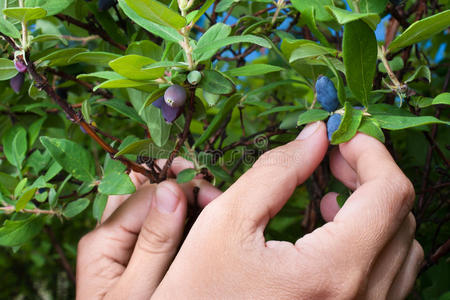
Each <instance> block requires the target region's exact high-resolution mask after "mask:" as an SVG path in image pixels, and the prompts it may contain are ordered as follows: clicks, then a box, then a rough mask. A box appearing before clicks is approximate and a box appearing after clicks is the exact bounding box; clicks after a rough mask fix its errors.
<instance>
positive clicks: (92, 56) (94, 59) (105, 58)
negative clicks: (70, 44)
mask: <svg viewBox="0 0 450 300" xmlns="http://www.w3.org/2000/svg"><path fill="white" fill-rule="evenodd" d="M119 57H121V56H120V55H118V54H114V53H109V52H82V53H79V54H76V55H74V56H72V57H71V58H70V59H69V60H68V63H69V64H74V63H80V62H83V63H87V64H90V65H95V66H102V67H107V66H109V62H110V61H112V60H114V59H117V58H119Z"/></svg>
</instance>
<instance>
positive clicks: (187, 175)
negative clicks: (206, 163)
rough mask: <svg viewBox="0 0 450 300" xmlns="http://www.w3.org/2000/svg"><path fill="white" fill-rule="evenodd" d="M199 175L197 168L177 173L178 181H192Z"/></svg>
mask: <svg viewBox="0 0 450 300" xmlns="http://www.w3.org/2000/svg"><path fill="white" fill-rule="evenodd" d="M195 175H197V171H196V170H195V169H184V170H183V171H181V172H180V173H178V175H177V183H179V184H181V183H186V182H189V181H191V180H192V179H194V178H195Z"/></svg>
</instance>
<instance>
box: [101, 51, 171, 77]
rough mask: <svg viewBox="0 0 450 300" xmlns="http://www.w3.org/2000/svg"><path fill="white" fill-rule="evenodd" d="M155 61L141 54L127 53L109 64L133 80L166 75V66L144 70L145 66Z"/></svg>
mask: <svg viewBox="0 0 450 300" xmlns="http://www.w3.org/2000/svg"><path fill="white" fill-rule="evenodd" d="M153 63H155V61H154V60H153V59H151V58H148V57H145V56H140V55H135V54H131V55H125V56H122V57H120V58H117V59H115V60H113V61H111V62H110V63H109V66H110V67H111V68H112V69H113V70H114V71H116V72H117V73H118V74H120V75H122V76H125V77H126V78H129V79H132V80H151V79H156V78H160V77H162V76H163V75H164V68H152V69H147V70H143V69H142V68H143V67H144V66H147V65H150V64H153Z"/></svg>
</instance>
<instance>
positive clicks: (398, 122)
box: [373, 115, 450, 130]
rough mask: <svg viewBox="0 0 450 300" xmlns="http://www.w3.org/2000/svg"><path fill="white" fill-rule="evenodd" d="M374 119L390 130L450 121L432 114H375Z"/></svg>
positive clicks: (449, 123)
mask: <svg viewBox="0 0 450 300" xmlns="http://www.w3.org/2000/svg"><path fill="white" fill-rule="evenodd" d="M373 117H374V119H376V120H377V121H378V123H380V127H381V128H384V129H388V130H401V129H406V128H412V127H417V126H422V125H428V124H446V125H450V122H446V121H441V120H439V119H437V118H435V117H431V116H422V117H414V116H393V115H373Z"/></svg>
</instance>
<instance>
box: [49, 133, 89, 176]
mask: <svg viewBox="0 0 450 300" xmlns="http://www.w3.org/2000/svg"><path fill="white" fill-rule="evenodd" d="M40 140H41V143H42V145H43V146H44V147H45V148H46V149H47V150H48V151H49V152H50V154H51V156H52V157H53V158H54V159H55V160H56V161H57V162H58V163H59V164H60V165H61V166H62V167H63V168H64V170H66V171H67V172H69V173H71V174H72V175H73V177H75V178H76V179H79V180H81V181H88V182H92V181H94V180H95V168H94V161H93V159H92V155H91V154H90V153H89V152H87V151H86V150H85V149H84V148H83V147H82V146H80V145H78V144H77V143H75V142H72V141H69V140H65V139H57V138H50V137H47V136H43V137H41V138H40Z"/></svg>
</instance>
